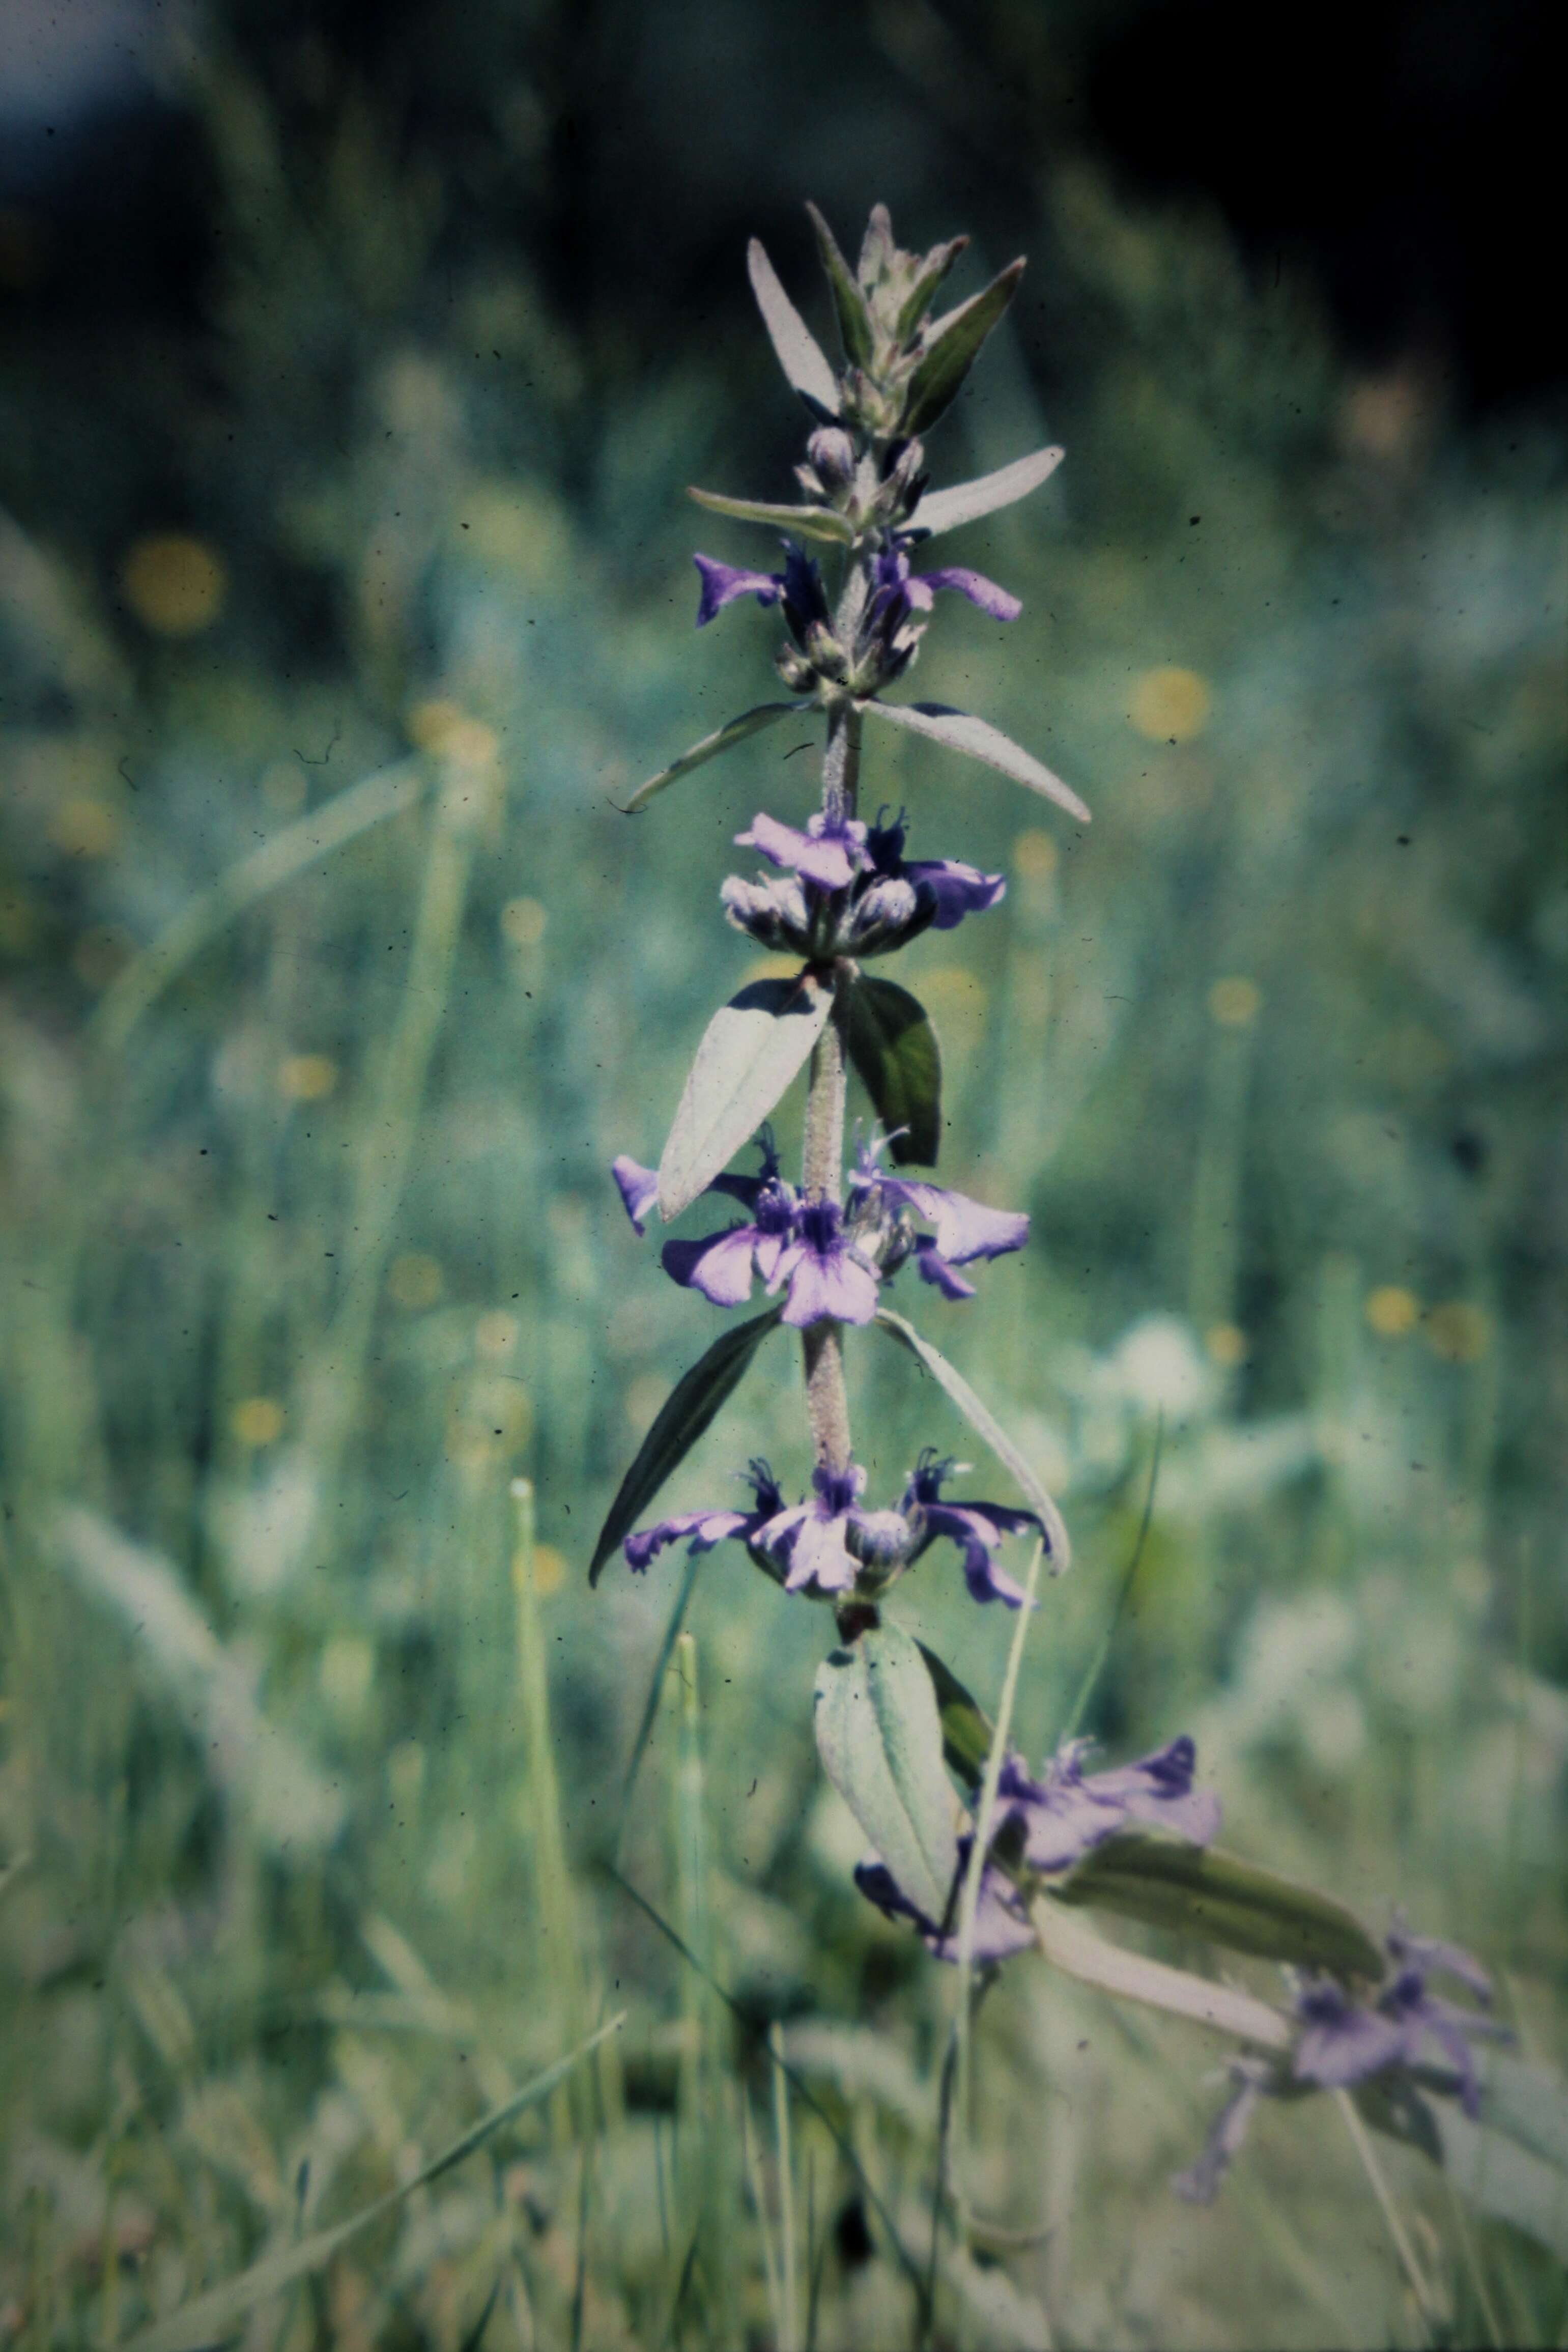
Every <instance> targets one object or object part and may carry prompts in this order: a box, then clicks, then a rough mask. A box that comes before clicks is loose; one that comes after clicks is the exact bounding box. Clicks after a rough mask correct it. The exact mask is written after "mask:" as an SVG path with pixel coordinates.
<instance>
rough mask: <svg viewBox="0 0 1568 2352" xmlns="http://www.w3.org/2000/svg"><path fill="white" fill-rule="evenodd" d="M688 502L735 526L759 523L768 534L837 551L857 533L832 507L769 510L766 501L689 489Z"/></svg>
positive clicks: (774, 507) (769, 507) (714, 491)
mask: <svg viewBox="0 0 1568 2352" xmlns="http://www.w3.org/2000/svg"><path fill="white" fill-rule="evenodd" d="M686 496H687V498H688V499H695V500H696V502H697V504H698V506H699V507H706V509H708V512H709V513H710V514H721V515H728V516H730V517H731V519H732V520H734V521H736V522H759V523H764V524H766V525H767V527H768V530H783V531H789V532H791V533H793V535H794V537H795V538H797V539H825V540H827V541H828V542H829V543H830V545H831V546H834V547H848V546H849V545H850V544H851V542H852V540H853V538H854V532H853V531H852V530H851V528H850V526H849V524H848V523H847V522H846V521H845V520H844V518H843V516H842V515H841V514H835V513H834V512H833V509H831V507H786V506H770V505H769V504H768V502H767V500H766V499H727V498H726V497H725V496H724V495H723V493H722V492H721V491H719V490H698V489H694V488H688V489H687V491H686Z"/></svg>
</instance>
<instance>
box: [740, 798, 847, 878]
mask: <svg viewBox="0 0 1568 2352" xmlns="http://www.w3.org/2000/svg"><path fill="white" fill-rule="evenodd" d="M866 830H867V828H866V827H865V825H864V824H862V823H861V821H860V819H859V818H858V817H845V818H841V819H837V820H835V819H833V818H831V817H828V816H826V815H824V814H821V812H819V813H818V814H817V815H815V816H813V817H810V818H809V819H808V820H807V824H806V830H805V832H804V833H800V832H799V831H797V829H796V827H795V826H794V825H792V824H779V820H778V818H777V817H772V816H766V815H758V816H755V817H753V819H752V820H751V824H750V826H749V827H748V829H747V831H746V832H745V833H737V835H736V836H735V838H736V841H737V844H738V845H740V847H741V848H743V849H759V850H760V851H761V852H762V855H763V856H764V857H767V858H770V859H771V860H772V862H773V864H774V865H775V866H790V867H792V868H793V869H794V871H795V872H796V873H798V874H801V875H804V877H805V878H806V880H807V881H808V882H814V883H815V884H816V886H817V887H818V888H819V890H847V889H848V888H849V887H850V885H851V883H852V881H853V880H854V878H855V876H856V875H857V874H858V873H859V872H860V870H861V868H862V866H864V865H865V864H866V862H867V860H866V855H865V840H866Z"/></svg>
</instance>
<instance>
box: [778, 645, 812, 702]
mask: <svg viewBox="0 0 1568 2352" xmlns="http://www.w3.org/2000/svg"><path fill="white" fill-rule="evenodd" d="M773 667H774V668H775V669H776V670H777V671H778V673H779V677H781V678H782V679H783V681H784V683H785V685H786V686H787V687H788V688H789V690H790V692H791V693H792V694H809V693H810V690H811V688H813V687H814V686H815V685H816V683H817V673H816V671H815V670H814V669H813V668H812V667H811V665H810V662H809V661H808V660H807V659H806V656H804V654H798V653H797V652H796V651H795V648H794V646H779V650H778V652H777V653H776V654H775V655H774V656H773Z"/></svg>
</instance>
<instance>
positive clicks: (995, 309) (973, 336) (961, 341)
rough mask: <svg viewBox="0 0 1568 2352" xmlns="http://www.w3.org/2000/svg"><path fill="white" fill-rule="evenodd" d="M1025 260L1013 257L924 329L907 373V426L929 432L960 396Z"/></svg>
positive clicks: (911, 430) (1014, 288) (906, 429)
mask: <svg viewBox="0 0 1568 2352" xmlns="http://www.w3.org/2000/svg"><path fill="white" fill-rule="evenodd" d="M1022 276H1023V263H1022V261H1021V260H1019V261H1012V262H1009V264H1008V267H1007V268H1005V269H1004V270H1003V271H1002V272H1001V273H1000V275H999V276H998V277H996V278H992V280H991V282H990V284H989V285H988V286H987V287H984V288H982V289H981V290H980V292H979V293H978V294H972V295H971V296H970V297H969V299H968V300H967V302H960V303H959V305H958V307H957V309H956V310H948V311H947V312H946V313H945V315H944V316H943V317H942V318H940V319H936V320H933V322H932V324H931V325H930V327H928V328H927V330H926V334H925V352H924V353H923V355H922V356H921V358H920V359H919V360H918V361H917V362H915V373H914V374H913V375H912V376H911V377H910V379H909V397H908V400H907V401H906V403H905V404H904V423H903V430H904V432H905V433H925V432H928V431H929V429H930V428H931V426H932V425H935V424H936V419H937V418H938V417H939V416H940V415H942V414H943V412H944V411H945V410H946V408H947V407H948V406H949V404H951V403H952V402H953V401H954V400H956V398H957V396H958V393H959V391H960V389H961V388H962V385H963V382H964V378H965V377H966V376H967V374H968V373H969V370H970V369H971V368H972V367H973V365H974V363H975V360H976V357H977V354H978V352H979V349H980V345H981V344H982V343H983V342H984V341H985V340H986V337H987V336H988V334H989V333H990V331H991V329H992V328H993V327H994V326H995V325H996V323H997V321H998V319H999V318H1000V317H1001V315H1002V312H1003V311H1004V310H1006V309H1007V307H1008V304H1009V302H1010V301H1011V300H1012V299H1013V296H1014V294H1015V293H1016V291H1017V290H1018V282H1019V278H1021V277H1022Z"/></svg>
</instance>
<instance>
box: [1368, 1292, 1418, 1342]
mask: <svg viewBox="0 0 1568 2352" xmlns="http://www.w3.org/2000/svg"><path fill="white" fill-rule="evenodd" d="M1366 1319H1367V1322H1368V1323H1369V1324H1370V1325H1371V1327H1372V1328H1373V1330H1375V1332H1376V1334H1377V1336H1378V1338H1379V1339H1404V1338H1405V1336H1406V1333H1407V1332H1410V1331H1413V1330H1414V1329H1415V1328H1416V1324H1417V1323H1418V1322H1419V1321H1420V1320H1421V1302H1420V1300H1419V1299H1418V1298H1417V1297H1416V1294H1415V1292H1414V1291H1411V1290H1402V1289H1401V1288H1400V1287H1399V1286H1398V1284H1397V1283H1393V1282H1388V1283H1384V1284H1383V1285H1382V1286H1381V1287H1380V1288H1378V1289H1376V1290H1374V1291H1372V1292H1371V1293H1370V1294H1369V1295H1368V1297H1367V1301H1366Z"/></svg>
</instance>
